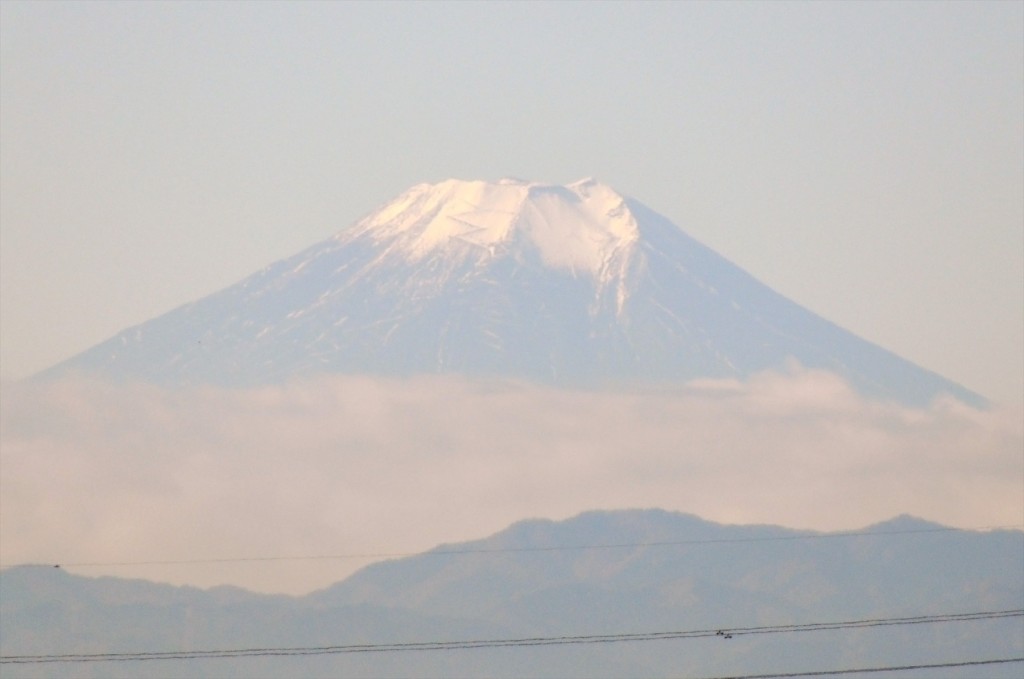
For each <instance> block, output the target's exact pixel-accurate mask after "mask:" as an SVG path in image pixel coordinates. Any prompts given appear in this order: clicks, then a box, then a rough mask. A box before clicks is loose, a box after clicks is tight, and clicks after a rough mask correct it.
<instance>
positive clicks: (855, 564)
mask: <svg viewBox="0 0 1024 679" xmlns="http://www.w3.org/2000/svg"><path fill="white" fill-rule="evenodd" d="M857 533H859V534H858V535H853V536H850V535H846V536H841V535H839V534H836V533H818V532H814V531H797V530H792V529H787V528H781V527H778V526H729V525H721V524H716V523H712V522H708V521H704V520H702V519H700V518H698V517H695V516H690V515H685V514H678V513H672V512H666V511H661V510H629V511H599V512H587V513H585V514H582V515H579V516H577V517H574V518H572V519H567V520H565V521H546V520H531V521H524V522H520V523H518V524H515V525H513V526H511V527H509V528H507V529H506V530H503V531H501V532H499V533H497V534H495V535H493V536H491V537H489V538H485V539H483V540H478V541H472V542H468V543H462V544H457V545H442V546H440V547H438V548H437V549H435V550H432V551H430V552H427V553H424V554H421V555H419V556H415V557H409V558H402V559H396V560H392V561H386V562H381V563H377V564H374V565H371V566H369V567H367V568H365V569H363V570H362V571H360V572H358V573H356V574H355V575H353V576H351V577H349V578H347V579H346V580H344V581H342V582H340V583H338V584H336V585H333V586H331V587H329V588H327V589H325V590H321V591H319V592H314V593H312V594H310V595H308V596H305V597H288V596H272V595H260V594H253V593H249V592H245V591H242V590H238V589H234V588H214V589H211V590H199V589H195V588H191V587H172V586H169V585H158V584H154V583H146V582H143V581H138V580H121V579H117V578H85V577H81V576H77V575H72V574H70V573H67V572H65V571H64V570H63V569H55V568H53V567H52V566H36V567H19V568H13V569H7V570H4V571H2V572H0V631H2V634H0V652H2V654H3V655H5V656H10V655H18V654H34V655H38V654H49V653H68V652H76V653H82V652H92V653H97V652H137V651H180V650H210V649H232V648H261V647H266V648H282V647H285V648H286V647H318V646H337V645H344V644H376V643H405V642H424V641H444V640H471V639H510V638H511V639H515V638H531V637H540V636H563V635H588V634H620V633H636V632H659V631H681V630H707V629H717V628H723V629H736V628H739V627H747V626H758V625H784V624H792V623H822V622H832V621H842V620H860V619H873V618H888V617H901V616H921V615H931V614H946V613H956V612H971V611H999V610H1008V609H1020V608H1024V581H1022V579H1021V575H1020V574H1021V572H1024V533H1021V531H1019V530H1015V531H992V532H976V531H965V530H953V529H945V528H944V527H942V526H939V525H937V524H932V523H928V522H924V521H921V520H918V519H912V518H909V517H899V518H897V519H895V520H893V521H890V522H885V523H883V524H879V525H876V526H872V527H868V528H866V529H864V530H862V531H857ZM112 640H115V641H112ZM726 641H728V643H726ZM1021 655H1024V619H1022V618H1021V617H1019V616H1018V617H1011V618H1005V619H990V620H981V621H976V622H964V623H948V624H935V625H907V626H891V627H878V628H874V627H868V628H864V629H857V630H836V631H831V632H830V631H815V632H811V633H807V634H780V635H749V636H737V637H736V638H735V639H730V640H723V639H721V638H715V637H713V636H712V637H710V638H699V639H676V640H663V641H648V642H635V643H632V642H631V643H615V644H608V645H603V644H582V645H566V646H551V647H542V648H532V647H529V646H526V647H518V648H498V649H464V650H461V651H460V650H453V651H446V652H436V651H433V652H396V653H380V654H376V653H355V654H339V655H319V656H291V657H289V656H284V657H270V656H267V657H249V658H222V659H209V660H196V659H192V660H183V661H154V662H144V663H133V662H121V663H116V662H115V663H110V662H107V663H80V664H64V665H4V666H3V668H4V670H3V674H4V677H5V678H6V677H12V678H13V677H47V676H55V675H56V674H59V676H64V677H97V678H98V677H104V678H111V677H166V676H190V677H247V676H275V677H296V678H297V677H335V676H405V677H424V678H426V677H439V676H474V677H524V676H525V677H566V676H590V677H595V678H600V677H609V678H610V677H623V676H648V677H658V676H673V677H677V676H734V675H737V674H748V673H752V672H758V673H764V672H801V671H807V670H828V669H843V668H851V667H872V666H887V665H892V666H899V665H907V664H915V663H924V662H943V661H950V660H952V661H958V660H965V659H976V658H1000V657H1014V656H1021ZM55 668H56V670H57V671H55ZM1019 669H1020V666H1019V664H1018V665H1017V666H1013V665H1008V666H1006V667H1001V666H1000V667H993V668H986V669H985V672H984V674H978V673H975V674H973V675H971V676H985V677H989V678H996V677H999V678H1007V679H1009V678H1010V677H1015V676H1017V673H1018V672H1019ZM879 676H883V677H885V676H891V677H893V678H894V679H896V678H898V679H902V678H903V677H905V676H906V674H905V673H893V674H884V673H883V674H880V675H879ZM928 676H929V677H932V676H937V677H940V678H944V677H954V676H964V673H963V669H962V668H960V669H959V673H957V671H956V669H955V668H954V671H952V672H951V673H950V672H947V673H943V672H929V674H928Z"/></svg>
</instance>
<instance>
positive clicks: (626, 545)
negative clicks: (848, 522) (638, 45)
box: [0, 525, 1022, 568]
mask: <svg viewBox="0 0 1024 679" xmlns="http://www.w3.org/2000/svg"><path fill="white" fill-rule="evenodd" d="M1021 527H1022V526H1020V525H1012V526H980V527H977V528H951V527H945V526H943V527H938V528H911V529H906V530H892V531H844V532H837V533H811V534H808V535H775V536H765V537H743V538H707V539H694V540H661V541H653V542H622V543H614V544H597V545H563V546H557V545H556V546H550V547H467V548H460V549H432V550H429V551H426V552H375V553H350V554H317V555H306V556H253V557H225V558H212V559H163V560H149V561H86V562H63V561H62V562H60V563H59V565H60V566H63V567H68V568H71V567H74V568H89V567H100V566H180V565H194V564H195V565H201V564H218V563H246V562H271V561H340V560H345V559H397V558H404V557H410V556H452V555H461V554H506V553H528V552H572V551H586V550H601V549H633V548H639V547H680V546H687V545H716V544H739V543H758V542H792V541H803V540H831V539H839V538H853V537H888V536H893V535H914V534H922V533H950V532H965V531H987V530H1007V529H1013V530H1016V529H1019V528H1021ZM54 565H55V564H39V563H33V564H0V568H11V567H14V566H45V567H47V568H49V567H52V566H54Z"/></svg>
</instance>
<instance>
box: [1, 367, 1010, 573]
mask: <svg viewBox="0 0 1024 679" xmlns="http://www.w3.org/2000/svg"><path fill="white" fill-rule="evenodd" d="M2 397H3V400H2V403H3V408H2V411H0V414H2V420H0V426H2V428H0V443H2V448H0V536H2V540H0V551H2V561H3V563H4V564H5V565H10V564H13V563H25V562H41V563H63V564H82V563H94V562H103V563H109V562H139V561H150V562H151V561H165V560H167V561H180V560H199V559H218V558H224V559H233V558H248V557H286V556H321V555H323V556H328V555H352V554H380V553H404V552H414V551H419V550H423V549H427V548H430V547H432V546H434V545H436V544H438V543H441V542H454V541H461V540H465V539H471V538H477V537H483V536H485V535H488V534H490V533H493V532H495V531H497V530H500V529H501V528H504V527H505V526H506V525H508V524H510V523H513V522H515V521H517V520H520V519H524V518H532V517H547V518H554V519H558V518H565V517H568V516H571V515H573V514H576V513H578V512H580V511H584V510H588V509H612V508H628V507H661V508H665V509H670V510H678V511H684V512H690V513H694V514H698V515H700V516H702V517H704V518H707V519H712V520H717V521H722V522H728V523H741V522H742V523H747V522H756V523H776V524H782V525H786V526H791V527H799V528H816V529H850V528H859V527H863V526H866V525H868V524H871V523H873V522H877V521H880V520H883V519H886V518H891V517H893V516H895V515H898V514H902V513H910V514H914V515H917V516H921V517H923V518H927V519H930V520H934V521H938V522H941V523H944V524H947V525H954V526H963V527H980V526H995V525H1018V524H1020V521H1021V516H1022V510H1024V459H1022V458H1024V455H1022V449H1024V434H1022V425H1021V414H1020V413H1019V412H1010V411H1000V410H994V411H977V410H974V409H971V408H969V407H967V406H964V405H962V404H960V403H958V402H956V401H953V400H940V401H937V402H935V403H934V404H932V406H931V407H929V408H927V409H911V408H906V407H903V406H898V405H894V404H882V403H878V402H873V401H869V400H866V399H864V398H862V397H860V396H858V395H857V394H856V393H855V392H853V391H852V390H851V389H850V388H849V387H848V386H847V385H846V384H845V383H844V382H843V381H841V380H840V379H839V378H837V377H835V376H833V375H831V374H828V373H823V372H815V371H805V370H800V369H794V370H792V371H791V372H790V373H787V374H780V373H764V374H761V375H759V376H756V377H755V378H753V379H751V380H749V381H747V382H743V383H741V382H735V381H699V382H694V383H691V384H689V385H686V386H685V387H681V388H678V389H665V390H656V389H651V390H646V391H631V392H624V391H622V392H591V391H570V390H556V389H551V388H546V387H539V386H533V385H526V384H521V383H514V382H497V381H495V382H488V381H479V380H477V381H473V380H466V379H459V378H449V377H430V378H417V379H409V380H385V379H376V378H360V377H332V378H323V379H319V380H315V381H309V382H302V383H296V384H290V385H286V386H280V387H266V388H259V389H251V390H226V389H224V390H222V389H213V388H192V389H161V388H157V387H152V386H141V385H134V386H123V385H122V386H115V385H111V384H105V383H101V382H92V381H85V380H82V381H65V382H61V383H55V384H49V385H34V384H17V385H6V386H4V388H3V394H2ZM366 562H367V559H355V558H345V559H319V560H317V559H310V560H295V561H292V560H282V561H252V562H245V561H241V562H239V561H232V562H227V563H220V564H217V563H203V564H171V565H145V566H141V565H140V566H133V567H128V566H113V565H107V566H77V567H76V566H71V567H70V568H71V569H72V570H74V571H76V572H81V573H83V574H90V575H92V574H100V573H109V574H116V575H122V576H129V575H130V576H134V577H145V578H148V579H159V580H166V581H170V582H175V583H190V584H197V585H203V586H207V585H214V584H221V583H231V584H236V585H240V586H244V587H249V588H255V589H261V590H266V591H286V592H293V593H298V592H305V591H309V590H311V589H313V588H316V587H320V586H324V585H327V584H329V583H331V582H334V581H336V580H339V579H341V578H342V577H344V576H346V575H347V574H349V573H350V572H351V571H352V570H353V569H354V568H357V567H359V566H362V565H364V564H365V563H366Z"/></svg>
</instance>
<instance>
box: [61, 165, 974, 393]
mask: <svg viewBox="0 0 1024 679" xmlns="http://www.w3.org/2000/svg"><path fill="white" fill-rule="evenodd" d="M793 360H795V361H796V362H798V363H799V364H801V365H802V366H804V367H806V368H810V369H824V370H829V371H832V372H834V373H837V374H839V375H841V376H842V377H843V378H845V379H846V380H848V381H849V383H850V384H852V385H853V386H854V387H855V388H856V389H858V390H859V391H861V392H862V393H864V394H866V395H869V396H872V397H880V398H885V399H892V400H896V401H899V402H903V403H908V404H924V403H927V402H929V401H930V400H931V399H933V398H935V397H936V396H938V395H940V394H943V393H945V394H950V395H952V396H954V397H956V398H959V399H961V400H963V401H965V402H967V403H970V404H973V405H982V404H984V403H985V401H984V399H983V398H982V397H980V396H978V395H977V394H974V393H972V392H971V391H969V390H967V389H965V388H964V387H961V386H959V385H957V384H955V383H953V382H951V381H949V380H947V379H945V378H943V377H941V376H939V375H937V374H935V373H933V372H930V371H928V370H925V369H923V368H920V367H918V366H916V365H914V364H912V363H910V362H909V361H906V360H904V359H902V358H900V357H898V356H896V355H895V354H893V353H891V352H889V351H887V350H885V349H883V348H881V347H878V346H876V345H874V344H871V343H870V342H867V341H865V340H863V339H860V338H858V337H856V336H854V335H853V334H851V333H849V332H847V331H845V330H843V329H842V328H840V327H838V326H836V325H834V324H832V323H830V322H828V321H826V320H824V319H822V318H820V317H818V316H817V315H815V314H814V313H812V312H810V311H808V310H806V309H804V308H802V307H800V306H799V305H797V304H795V303H794V302H791V301H789V300H787V299H786V298H784V297H783V296H781V295H779V294H777V293H776V292H774V291H772V290H771V289H769V288H768V287H766V286H764V285H763V284H761V283H759V282H758V281H757V280H755V279H754V278H753V277H751V276H750V275H749V274H747V273H746V272H744V271H743V270H741V269H739V268H738V267H736V266H735V265H733V264H731V263H730V262H728V261H727V260H725V259H724V258H722V257H721V256H719V255H717V254H716V253H714V252H713V251H711V250H710V249H708V248H707V247H705V246H703V245H701V244H700V243H698V242H697V241H695V240H694V239H692V238H690V237H689V236H687V235H686V234H685V233H684V232H683V231H682V230H681V229H679V228H678V227H677V226H675V225H674V224H672V223H671V222H670V221H669V220H668V219H667V218H665V217H663V216H661V215H659V214H658V213H656V212H654V211H653V210H651V209H650V208H648V207H646V206H645V205H643V204H642V203H640V202H638V201H636V200H634V199H632V198H629V197H625V196H623V195H621V194H619V193H617V192H616V191H615V190H613V189H612V188H610V187H608V186H606V185H604V184H601V183H599V182H597V181H595V180H593V179H584V180H581V181H578V182H575V183H572V184H568V185H565V186H560V185H551V184H542V183H533V182H527V181H522V180H518V179H502V180H500V181H497V182H485V181H459V180H448V181H444V182H441V183H438V184H420V185H417V186H414V187H412V188H410V189H409V190H407V191H405V192H404V193H402V194H401V195H400V196H398V197H397V198H396V199H394V200H393V201H391V202H390V203H387V204H386V205H384V206H383V207H381V208H379V209H378V210H376V211H375V212H373V213H371V214H369V215H368V216H366V217H365V218H363V219H362V220H360V221H358V222H357V223H356V224H355V225H353V226H352V227H350V228H348V229H345V230H343V231H341V232H340V233H338V234H337V235H335V236H334V237H332V238H330V239H328V240H326V241H323V242H321V243H318V244H316V245H313V246H312V247H310V248H308V249H306V250H304V251H303V252H300V253H298V254H296V255H294V256H292V257H290V258H287V259H284V260H281V261H279V262H276V263H274V264H271V265H270V266H268V267H266V268H265V269H263V270H262V271H259V272H257V273H255V274H253V275H251V276H249V277H248V278H246V279H244V280H242V281H241V282H239V283H237V284H235V285H233V286H231V287H228V288H226V289H224V290H222V291H220V292H216V293H214V294H212V295H210V296H208V297H205V298H203V299H200V300H198V301H196V302H193V303H190V304H186V305H184V306H182V307H179V308H177V309H175V310H173V311H170V312H169V313H166V314H164V315H162V316H159V317H157V318H155V319H152V320H150V321H148V322H145V323H142V324H141V325H138V326H135V327H132V328H129V329H126V330H124V331H122V332H121V333H119V334H118V335H116V336H115V337H113V338H111V339H109V340H107V341H105V342H103V343H101V344H99V345H97V346H95V347H93V348H92V349H89V350H87V351H85V352H84V353H82V354H79V355H78V356H75V357H73V358H71V359H69V360H67V361H65V362H63V363H60V364H58V365H56V366H54V367H53V368H50V369H49V370H47V371H45V372H44V373H42V374H41V376H43V377H50V376H55V375H61V374H66V373H68V372H71V371H75V372H85V373H96V374H99V375H101V376H105V377H107V378H113V379H116V380H136V381H145V382H156V383H163V384H220V385H228V386H249V385H258V384H267V383H274V382H280V381H284V380H287V379H291V378H294V377H302V376H311V375H317V374H322V373H347V374H354V373H360V374H381V375H413V374H424V373H459V374H467V375H476V376H495V377H512V378H520V379H528V380H535V381H540V382H544V383H552V384H559V385H573V386H580V385H582V386H597V385H611V384H635V383H650V382H655V383H666V382H680V381H685V380H691V379H696V378H741V379H742V378H744V377H747V376H749V375H751V374H753V373H756V372H759V371H763V370H767V369H776V368H781V367H783V366H785V365H786V364H787V362H788V361H793Z"/></svg>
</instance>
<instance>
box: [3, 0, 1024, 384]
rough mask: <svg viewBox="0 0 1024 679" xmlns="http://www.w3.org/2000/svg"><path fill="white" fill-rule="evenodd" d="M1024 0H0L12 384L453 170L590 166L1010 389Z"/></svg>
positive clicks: (1021, 293) (894, 340)
mask: <svg viewBox="0 0 1024 679" xmlns="http://www.w3.org/2000/svg"><path fill="white" fill-rule="evenodd" d="M1022 45H1024V4H1022V3H1020V2H995V3H984V2H963V3H922V2H914V3H893V4H889V3H848V4H841V3H824V2H821V3H781V2H772V3H764V4H756V3H725V2H721V3H708V4H702V3H696V2H680V3H667V2H666V3H651V4H643V3H629V4H617V3H605V2H600V3H515V4H498V3H493V2H488V3H479V4H474V3H468V2H465V3H464V2H460V3H451V4H448V3H410V4H406V3H379V4H361V3H341V2H338V3H313V2H306V3H270V2H262V3H236V2H231V3H228V2H220V3H217V2H200V3H185V2H180V3H134V2H131V3H129V2H126V3H99V2H74V3H64V4H62V3H57V2H46V3H31V2H11V1H9V0H4V1H3V2H2V3H0V95H2V96H0V313H2V318H0V321H2V322H0V352H2V353H0V359H2V366H0V369H2V374H3V376H4V377H5V378H11V377H22V376H25V375H27V374H30V373H32V372H34V371H36V370H39V369H41V368H44V367H46V366H48V365H50V364H52V363H54V362H56V361H58V360H61V359H63V358H66V357H68V356H70V355H72V354H74V353H77V352H78V351H80V350H83V349H85V348H87V347H89V346H91V345H92V344H95V343H97V342H99V341H100V340H103V339H105V338H107V337H108V336H110V335H112V334H114V333H115V332H117V331H118V330H121V329H122V328H124V327H126V326H129V325H132V324H136V323H139V322H142V321H144V320H146V319H148V318H152V317H154V316H156V315H159V314H161V313H163V312H165V311H167V310H169V309H171V308H173V307H175V306H177V305H179V304H182V303H184V302H187V301H191V300H193V299H195V298H198V297H200V296H202V295H205V294H207V293H210V292H213V291H214V290H216V289H218V288H221V287H224V286H226V285H229V284H231V283H233V282H235V281H236V280H238V279H240V278H241V277H243V276H245V275H246V274H248V273H250V272H252V271H253V270H255V269H257V268H259V267H261V266H263V265H265V264H267V263H269V262H270V261H273V260H275V259H278V258H281V257H284V256H286V255H289V254H291V253H293V252H294V251H296V250H298V249H301V248H303V247H305V246H307V245H309V244H311V243H313V242H316V241H318V240H321V239H323V238H326V237H328V236H329V235H331V234H332V233H334V232H335V231H337V230H339V229H342V228H344V227H346V226H347V225H349V224H351V223H352V222H353V221H355V220H356V219H357V218H359V217H360V216H362V215H363V214H365V213H367V212H369V211H370V210H372V209H373V208H375V207H376V206H378V205H379V204H380V203H382V202H385V201H387V200H388V199H390V198H391V197H393V196H394V195H396V194H398V193H400V192H401V191H403V190H404V189H405V188H407V187H408V186H410V185H412V184H415V183H418V182H423V181H439V180H442V179H445V178H448V177H459V178H466V179H469V178H484V179H496V178H499V177H502V176H509V175H511V176H519V177H524V178H529V179H534V180H538V181H551V182H569V181H573V180H576V179H579V178H580V177H583V176H588V175H592V176H596V177H598V178H600V179H601V180H602V181H604V182H606V183H608V184H610V185H612V186H614V187H616V188H617V189H619V190H620V191H622V192H624V193H627V194H630V195H633V196H634V197H636V198H638V199H639V200H641V201H642V202H644V203H646V204H648V205H649V206H651V207H652V208H654V209H655V210H657V211H659V212H661V213H663V214H665V215H666V216H668V217H669V218H671V219H672V220H673V221H675V222H676V223H677V224H679V225H680V226H681V227H682V228H683V229H684V230H686V231H687V232H688V233H690V234H691V235H692V236H694V237H696V238H697V239H699V240H701V241H703V242H704V243H706V244H707V245H709V246H710V247H712V248H714V249H716V250H717V251H719V252H720V253H721V254H723V255H725V256H726V257H728V258H730V259H732V260H733V261H734V262H736V263H737V264H739V265H741V266H743V267H744V268H746V269H747V270H748V271H750V272H751V273H753V274H754V275H755V276H757V277H759V278H760V279H761V280H763V281H764V282H766V283H768V284H769V285H771V286H772V287H774V288H775V289H777V290H779V291H780V292H782V293H783V294H785V295H787V296H789V297H791V298H793V299H795V300H796V301H798V302H801V303H803V304H805V305H806V306H808V307H809V308H811V309H812V310H814V311H816V312H818V313H819V314H821V315H822V316H825V317H826V318H829V319H830V320H833V321H835V322H837V323H839V324H840V325H843V326H844V327H846V328H848V329H850V330H853V331H854V332H856V333H858V334H860V335H861V336H863V337H865V338H867V339H870V340H872V341H875V342H877V343H879V344H881V345H883V346H886V347H888V348H890V349H892V350H894V351H896V352H897V353H900V354H901V355H903V356H905V357H907V358H910V359H911V360H914V361H916V362H918V363H919V364H921V365H923V366H925V367H927V368H930V369H932V370H935V371H937V372H939V373H942V374H943V375H945V376H947V377H950V378H952V379H954V380H957V381H959V382H961V383H963V384H964V385H966V386H968V387H970V388H972V389H975V390H977V391H979V392H981V393H983V394H985V395H987V396H989V397H991V398H994V399H996V400H999V401H1003V402H1008V403H1020V402H1021V400H1022V399H1024V397H1022V395H1021V394H1022V391H1024V47H1022Z"/></svg>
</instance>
